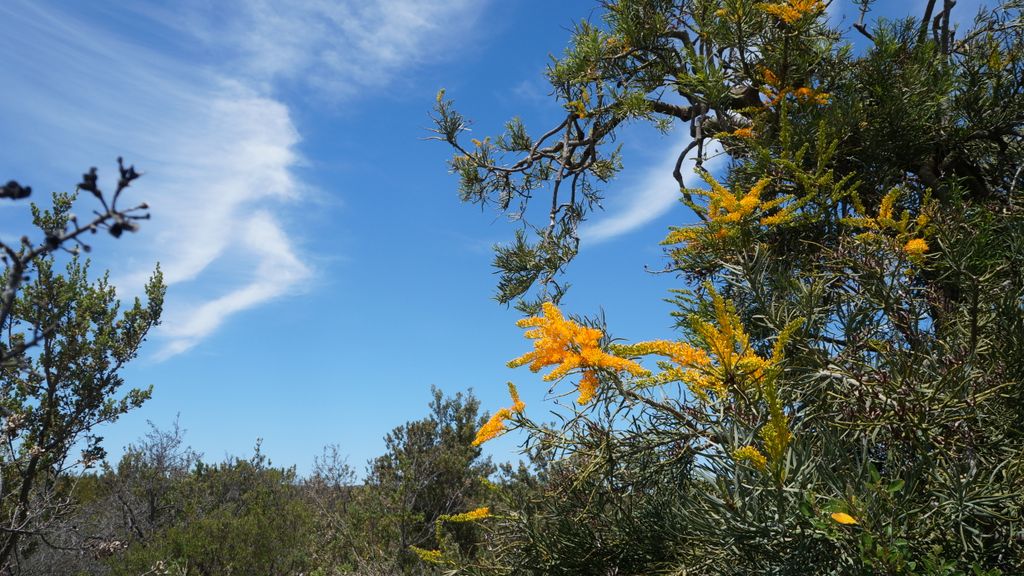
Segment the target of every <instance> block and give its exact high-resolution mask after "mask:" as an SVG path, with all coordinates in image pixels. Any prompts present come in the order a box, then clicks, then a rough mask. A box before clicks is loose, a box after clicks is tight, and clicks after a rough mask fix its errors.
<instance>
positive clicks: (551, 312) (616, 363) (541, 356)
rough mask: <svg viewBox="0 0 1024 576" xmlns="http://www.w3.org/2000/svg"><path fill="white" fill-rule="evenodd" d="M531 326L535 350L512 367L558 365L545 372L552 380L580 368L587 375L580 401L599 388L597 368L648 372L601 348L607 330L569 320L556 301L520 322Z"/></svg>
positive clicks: (535, 369)
mask: <svg viewBox="0 0 1024 576" xmlns="http://www.w3.org/2000/svg"><path fill="white" fill-rule="evenodd" d="M516 325H517V326H519V327H520V328H532V330H527V331H526V333H525V334H524V336H526V337H527V338H530V339H533V340H534V343H533V351H532V352H527V353H526V354H523V355H522V356H520V357H519V358H516V359H515V360H512V361H511V362H509V363H508V366H509V367H510V368H517V367H519V366H523V365H527V364H528V365H529V367H530V370H531V371H533V372H539V371H540V370H541V369H542V368H544V367H546V366H557V367H556V368H555V369H554V370H552V371H551V372H549V373H548V374H546V375H545V376H544V380H545V381H549V382H550V381H552V380H557V379H559V378H562V377H564V376H566V375H568V374H569V373H570V372H572V371H574V370H580V371H582V373H583V378H582V379H581V380H580V383H579V386H578V388H579V392H580V396H579V399H578V400H577V402H579V403H580V404H586V403H587V402H589V401H590V400H591V398H593V397H594V394H595V393H596V392H597V385H598V380H597V371H598V370H602V369H604V370H610V371H613V372H621V371H624V372H628V373H630V374H632V375H634V376H644V375H647V374H648V372H647V371H646V370H644V368H643V367H642V366H640V365H639V364H637V363H636V362H633V361H631V360H626V359H624V358H619V357H617V356H613V355H611V354H608V353H607V352H605V351H603V350H601V347H600V344H599V343H600V340H601V337H602V336H604V334H603V333H602V332H601V331H600V330H598V329H597V328H589V327H586V326H581V325H579V324H577V323H575V322H573V321H572V320H566V319H565V318H564V317H563V316H562V313H561V312H560V311H559V310H558V307H556V306H555V305H554V304H552V303H550V302H545V303H544V305H543V315H542V316H532V317H530V318H524V319H522V320H520V321H519V322H517V323H516Z"/></svg>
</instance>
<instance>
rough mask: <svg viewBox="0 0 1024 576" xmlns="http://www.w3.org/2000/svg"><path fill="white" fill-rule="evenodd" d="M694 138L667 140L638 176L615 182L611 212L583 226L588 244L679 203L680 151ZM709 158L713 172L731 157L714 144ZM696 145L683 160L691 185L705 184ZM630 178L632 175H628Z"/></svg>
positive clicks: (685, 176)
mask: <svg viewBox="0 0 1024 576" xmlns="http://www.w3.org/2000/svg"><path fill="white" fill-rule="evenodd" d="M689 142H690V137H689V136H688V135H687V136H686V137H684V138H682V139H678V140H677V141H675V142H673V143H666V144H665V155H664V156H663V157H662V159H661V160H659V161H657V162H655V163H654V164H653V165H651V166H648V167H646V168H644V169H643V170H642V172H641V173H640V174H639V175H638V176H636V177H634V178H629V179H627V180H625V182H623V183H621V184H619V183H617V182H613V183H612V184H611V185H609V186H608V190H607V192H608V196H609V197H610V198H612V200H610V201H606V207H607V209H608V212H609V213H610V214H611V215H609V216H605V217H603V218H598V219H597V220H595V221H593V222H591V223H588V224H586V225H585V226H583V227H582V228H581V229H580V235H581V237H582V239H583V241H584V243H585V244H590V245H593V244H597V243H600V242H605V241H607V240H611V239H613V238H616V237H618V236H621V235H623V234H627V233H629V232H632V231H633V230H636V229H637V228H640V227H641V226H644V225H645V224H647V223H649V222H651V221H653V220H655V219H657V218H660V217H661V216H663V215H664V214H665V213H667V212H668V211H669V210H671V209H672V208H673V207H674V206H676V205H678V203H679V197H680V195H679V183H678V182H676V180H675V178H673V177H672V171H673V170H674V169H675V165H676V160H677V159H678V157H679V153H680V152H681V151H682V150H683V149H684V148H686V146H687V144H689ZM706 152H707V156H708V160H707V161H705V162H704V169H705V170H708V171H709V172H711V173H712V174H717V173H719V172H720V171H721V170H722V168H723V167H724V166H725V164H726V162H727V161H728V158H727V157H726V156H724V155H723V154H721V153H720V152H721V148H720V147H718V146H717V145H712V146H711V147H709V148H708V150H707V151H706ZM695 154H696V149H694V151H691V152H690V154H689V155H688V156H687V157H686V160H684V161H683V165H682V170H681V172H682V174H683V181H684V182H685V183H686V186H687V187H690V188H705V187H706V185H705V184H704V182H703V181H702V180H700V179H699V178H697V176H696V175H694V173H693V167H694V158H695ZM627 178H628V176H627Z"/></svg>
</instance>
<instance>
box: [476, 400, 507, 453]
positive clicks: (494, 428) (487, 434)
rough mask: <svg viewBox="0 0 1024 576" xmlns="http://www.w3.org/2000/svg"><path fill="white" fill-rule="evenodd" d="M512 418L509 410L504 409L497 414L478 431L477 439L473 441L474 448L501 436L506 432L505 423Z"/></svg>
mask: <svg viewBox="0 0 1024 576" xmlns="http://www.w3.org/2000/svg"><path fill="white" fill-rule="evenodd" d="M510 418H512V411H511V410H509V409H508V408H502V409H501V410H498V411H497V412H495V413H494V415H493V416H491V419H490V420H488V421H487V422H486V423H485V424H484V425H483V426H481V427H480V430H478V431H477V433H476V438H475V439H473V446H479V445H481V444H483V443H484V442H487V441H488V440H493V439H495V438H497V437H498V436H501V435H502V434H503V433H504V432H505V421H506V420H508V419H510Z"/></svg>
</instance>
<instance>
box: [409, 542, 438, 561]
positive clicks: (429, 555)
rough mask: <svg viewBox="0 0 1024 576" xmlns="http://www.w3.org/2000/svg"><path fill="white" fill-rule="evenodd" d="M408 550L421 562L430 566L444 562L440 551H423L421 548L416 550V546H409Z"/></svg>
mask: <svg viewBox="0 0 1024 576" xmlns="http://www.w3.org/2000/svg"><path fill="white" fill-rule="evenodd" d="M409 549H410V550H412V551H413V552H414V553H415V554H416V555H417V556H419V557H420V560H423V561H424V562H430V563H431V564H440V563H442V562H444V556H442V555H441V551H440V550H425V549H423V548H417V547H416V546H409Z"/></svg>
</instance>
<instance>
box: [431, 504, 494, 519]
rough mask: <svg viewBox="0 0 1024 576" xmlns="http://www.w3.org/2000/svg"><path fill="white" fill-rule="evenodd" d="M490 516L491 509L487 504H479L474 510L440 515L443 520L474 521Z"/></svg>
mask: <svg viewBox="0 0 1024 576" xmlns="http://www.w3.org/2000/svg"><path fill="white" fill-rule="evenodd" d="M490 517H491V509H490V508H488V507H487V506H481V507H480V508H477V509H475V510H470V511H469V512H463V513H462V514H453V515H451V516H441V518H440V519H441V520H443V521H445V522H475V521H476V520H483V519H484V518H490Z"/></svg>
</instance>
